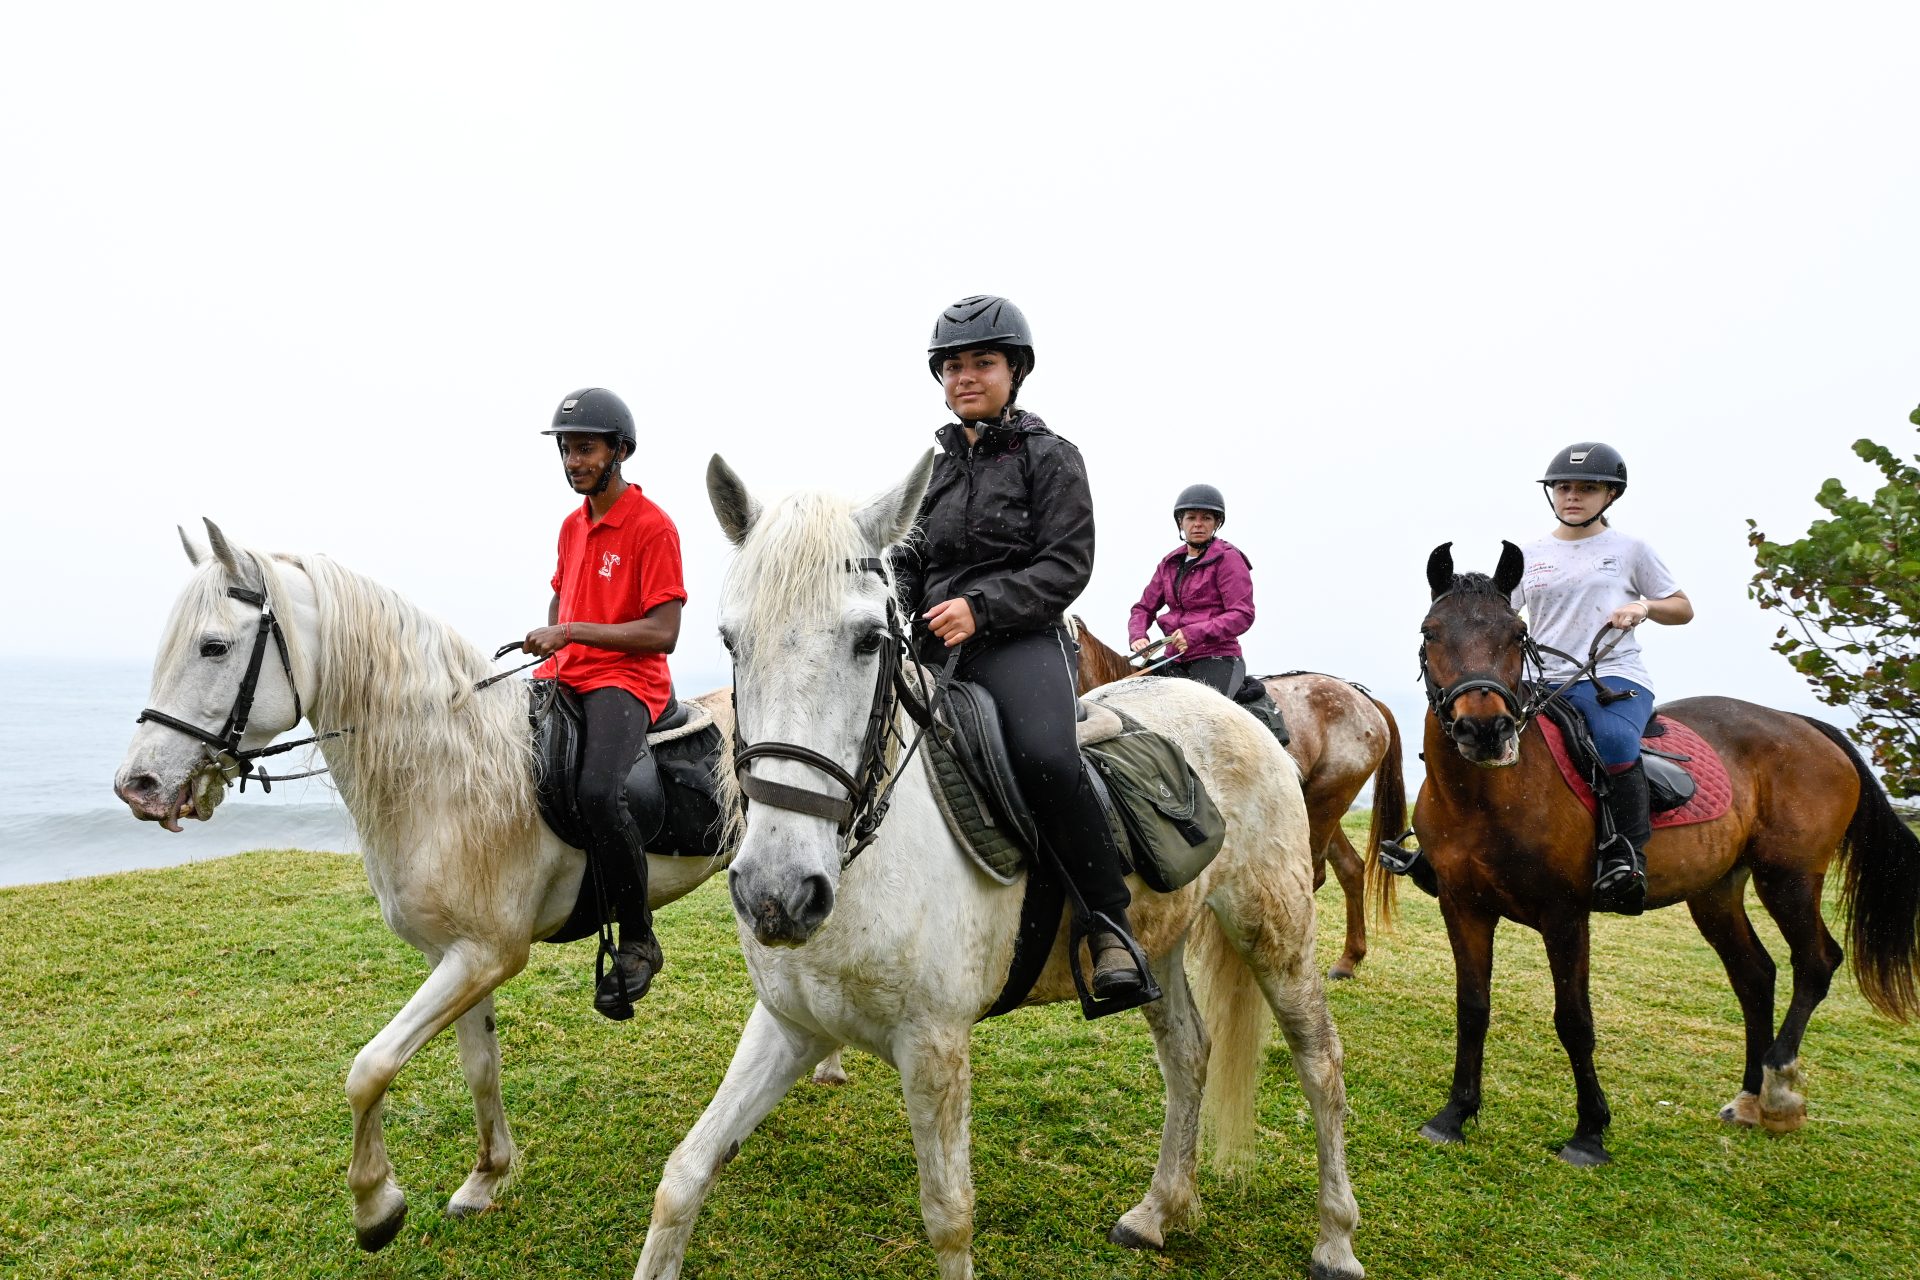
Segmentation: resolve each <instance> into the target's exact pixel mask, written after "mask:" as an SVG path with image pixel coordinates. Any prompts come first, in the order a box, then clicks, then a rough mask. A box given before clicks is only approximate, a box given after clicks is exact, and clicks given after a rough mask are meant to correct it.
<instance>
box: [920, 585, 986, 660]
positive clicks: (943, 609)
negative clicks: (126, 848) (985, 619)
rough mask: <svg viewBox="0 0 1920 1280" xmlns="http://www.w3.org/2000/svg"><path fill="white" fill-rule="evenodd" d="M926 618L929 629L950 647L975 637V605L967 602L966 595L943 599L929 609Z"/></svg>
mask: <svg viewBox="0 0 1920 1280" xmlns="http://www.w3.org/2000/svg"><path fill="white" fill-rule="evenodd" d="M926 619H927V630H929V631H931V632H933V634H935V635H936V636H939V637H940V638H941V639H942V640H944V641H946V642H947V648H949V649H951V648H953V646H955V645H957V644H965V643H966V642H967V641H968V640H971V639H973V636H974V631H975V627H974V623H973V606H972V605H970V604H968V603H967V601H966V598H965V597H964V596H955V597H954V598H953V599H951V600H942V601H941V602H940V603H939V604H937V605H935V606H933V608H931V609H929V610H927V612H926Z"/></svg>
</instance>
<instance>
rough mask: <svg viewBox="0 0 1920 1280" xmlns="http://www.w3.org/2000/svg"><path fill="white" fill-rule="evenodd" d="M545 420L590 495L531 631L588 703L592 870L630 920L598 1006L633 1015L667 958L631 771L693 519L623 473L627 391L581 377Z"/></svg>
mask: <svg viewBox="0 0 1920 1280" xmlns="http://www.w3.org/2000/svg"><path fill="white" fill-rule="evenodd" d="M542 434H545V435H550V436H556V437H558V438H559V443H560V458H561V462H562V464H563V465H564V466H565V468H566V474H567V483H568V484H569V485H571V486H572V488H573V491H574V492H575V493H577V494H580V495H581V496H582V497H584V498H585V499H586V501H585V502H583V503H581V504H580V508H579V509H578V510H577V511H575V512H574V513H573V514H572V515H570V516H568V517H567V518H566V520H565V521H564V522H563V523H562V524H561V526H560V558H559V567H558V568H556V569H555V570H554V574H553V603H552V604H550V605H548V606H547V625H546V626H544V627H538V628H536V629H534V630H532V631H529V632H528V633H527V638H526V640H525V641H524V645H525V648H526V651H527V652H528V653H531V654H534V655H536V656H547V655H551V660H550V661H548V662H546V663H544V664H542V666H541V667H540V669H539V670H538V671H537V672H535V673H534V674H535V675H539V676H551V677H553V678H554V679H557V680H559V681H560V683H562V684H564V685H566V686H567V687H568V688H570V689H572V690H573V691H574V692H576V693H578V694H579V695H580V704H581V706H582V707H583V708H584V709H585V713H586V741H585V743H584V744H583V745H582V748H581V760H580V784H579V795H578V805H579V810H580V816H581V818H582V820H583V821H584V822H585V823H586V825H587V829H588V832H589V835H588V839H587V856H588V857H589V858H590V859H591V860H592V863H593V865H592V867H591V868H590V869H589V874H594V873H597V874H598V875H599V876H600V880H601V884H602V886H603V887H604V889H605V891H606V897H607V899H608V901H609V903H610V904H611V908H612V912H613V916H614V918H615V919H616V920H618V921H619V923H620V945H619V948H618V949H617V950H616V951H614V952H613V954H612V956H611V960H612V963H611V964H610V965H609V966H608V967H607V969H606V971H605V972H604V973H602V974H601V975H600V979H599V981H598V982H597V983H596V984H595V987H594V993H593V1007H594V1008H595V1009H597V1010H599V1011H600V1012H601V1013H603V1014H605V1015H606V1016H607V1017H609V1018H613V1019H616V1020H620V1019H625V1018H631V1017H632V1016H633V1002H634V1001H635V1000H638V999H639V998H640V997H641V996H643V995H645V994H646V992H647V987H648V985H649V984H650V983H652V981H653V975H654V974H656V973H658V972H659V971H660V968H661V963H662V957H661V955H660V943H659V942H658V941H657V940H656V939H655V938H654V936H653V913H652V912H651V911H649V910H648V908H647V857H646V851H645V850H644V849H643V848H642V841H641V836H640V831H639V828H638V827H636V826H635V825H634V821H633V816H632V814H631V813H630V812H629V811H628V809H627V787H626V783H627V774H628V773H630V772H631V771H632V769H633V766H634V764H635V762H636V761H638V760H639V759H640V757H641V756H642V755H644V754H645V753H646V750H647V730H648V728H649V727H650V726H651V725H652V724H653V723H654V721H655V720H657V719H658V718H659V716H660V713H661V712H662V711H664V710H665V709H666V706H667V700H668V698H669V697H670V696H671V693H672V689H673V680H672V677H671V676H670V675H669V674H668V671H667V655H668V654H669V653H672V652H673V646H674V644H675V642H676V641H678V640H679V638H680V606H681V604H682V603H683V602H684V601H685V600H686V598H687V589H686V587H685V586H684V585H683V584H682V582H681V576H680V533H679V530H677V529H675V528H674V527H673V521H672V520H670V519H668V518H667V513H666V512H664V511H662V510H661V509H660V508H659V507H657V506H655V505H654V504H653V503H652V502H650V501H649V500H648V499H647V498H646V496H645V495H644V494H642V493H641V492H640V486H639V485H637V484H632V483H629V482H628V481H627V480H626V479H625V478H624V477H623V476H622V475H621V474H620V464H621V463H622V462H623V461H625V460H626V459H627V458H630V457H632V456H633V452H634V450H635V449H636V448H637V447H638V446H639V440H638V437H636V436H635V434H634V429H633V414H631V413H630V412H628V410H627V406H626V405H625V404H624V403H622V402H621V400H620V397H619V396H616V395H615V394H613V392H611V391H608V390H606V389H605V388H602V387H589V388H587V389H585V390H582V391H576V392H574V393H573V394H572V395H570V396H568V397H567V398H566V399H565V400H562V401H561V402H560V408H559V409H558V410H556V411H555V413H554V415H553V425H552V426H551V427H549V428H548V429H547V430H546V431H545V432H543V433H542ZM603 945H604V943H603Z"/></svg>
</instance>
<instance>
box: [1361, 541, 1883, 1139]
mask: <svg viewBox="0 0 1920 1280" xmlns="http://www.w3.org/2000/svg"><path fill="white" fill-rule="evenodd" d="M1504 545H1505V552H1504V554H1502V556H1501V557H1500V563H1499V567H1498V569H1497V570H1496V571H1495V573H1494V576H1493V577H1491V578H1489V577H1487V576H1486V575H1485V574H1478V573H1469V574H1462V575H1456V574H1455V573H1454V571H1453V555H1452V551H1451V546H1452V544H1451V543H1448V544H1445V545H1442V546H1440V547H1438V548H1436V549H1435V550H1434V552H1433V555H1432V556H1431V558H1430V559H1429V560H1428V563H1427V583H1428V586H1429V587H1430V588H1431V590H1432V603H1431V605H1430V607H1429V609H1428V612H1427V615H1426V618H1425V619H1424V620H1423V621H1422V623H1421V624H1420V638H1421V647H1420V656H1421V663H1422V666H1423V669H1424V671H1425V673H1426V674H1427V676H1428V677H1429V683H1428V690H1429V693H1428V700H1429V703H1430V706H1431V709H1430V711H1429V713H1428V715H1427V719H1426V737H1425V746H1426V751H1425V757H1426V761H1427V778H1426V781H1425V783H1424V784H1422V786H1421V788H1420V798H1419V803H1418V804H1417V805H1416V806H1415V819H1414V827H1415V830H1416V831H1417V833H1418V835H1419V839H1420V847H1421V849H1422V851H1423V853H1424V857H1425V860H1426V861H1427V862H1428V863H1429V864H1430V866H1431V877H1430V878H1429V879H1428V880H1427V884H1428V885H1431V886H1432V887H1434V888H1436V889H1437V892H1438V897H1439V899H1440V911H1441V914H1442V915H1443V916H1444V917H1445V919H1446V924H1447V937H1448V940H1449V942H1450V943H1451V944H1452V947H1453V957H1454V978H1455V1001H1456V1010H1457V1019H1458V1021H1457V1025H1456V1028H1455V1035H1456V1041H1455V1057H1454V1070H1453V1086H1452V1089H1451V1091H1450V1092H1449V1094H1448V1097H1447V1104H1446V1106H1444V1107H1443V1108H1441V1110H1440V1111H1439V1113H1438V1114H1436V1115H1435V1116H1434V1117H1433V1118H1432V1119H1431V1120H1429V1121H1427V1123H1426V1124H1425V1125H1423V1126H1422V1127H1421V1130H1420V1132H1421V1134H1422V1135H1423V1136H1425V1137H1426V1138H1428V1139H1429V1140H1431V1141H1433V1142H1459V1141H1461V1126H1462V1124H1463V1123H1464V1122H1465V1121H1467V1120H1468V1119H1470V1118H1471V1117H1472V1116H1473V1115H1474V1114H1475V1113H1476V1112H1478V1111H1479V1109H1480V1101H1481V1097H1480V1077H1481V1067H1482V1061H1483V1055H1484V1050H1485V1044H1486V1034H1487V1020H1488V1003H1489V1002H1488V988H1489V984H1490V981H1491V978H1492V972H1493V935H1494V927H1495V925H1496V924H1497V923H1498V921H1499V920H1500V919H1501V918H1502V917H1505V918H1506V919H1509V920H1514V921H1517V922H1518V923H1520V924H1524V925H1526V926H1527V927H1529V928H1531V929H1535V930H1537V931H1538V932H1539V933H1540V936H1541V939H1542V940H1543V941H1544V942H1545V944H1546V949H1547V959H1548V962H1549V964H1550V965H1551V968H1552V972H1553V988H1554V1018H1553V1020H1554V1027H1555V1029H1556V1030H1557V1031H1558V1032H1559V1035H1560V1042H1561V1044H1562V1045H1563V1046H1564V1047H1565V1049H1566V1052H1567V1057H1568V1058H1569V1060H1570V1061H1571V1063H1572V1067H1573V1078H1574V1088H1575V1095H1576V1107H1577V1115H1578V1122H1577V1126H1576V1128H1575V1130H1574V1135H1573V1138H1572V1139H1571V1140H1570V1141H1569V1142H1568V1143H1567V1144H1566V1146H1565V1147H1564V1148H1562V1149H1561V1152H1560V1156H1561V1158H1562V1159H1564V1160H1566V1161H1567V1162H1569V1163H1571V1164H1575V1165H1593V1164H1601V1163H1604V1162H1605V1161H1606V1160H1607V1159H1608V1156H1607V1151H1606V1147H1605V1145H1604V1141H1603V1139H1604V1135H1605V1132H1606V1128H1607V1124H1608V1121H1609V1119H1610V1116H1609V1113H1608V1110H1607V1099H1606V1095H1605V1094H1604V1093H1603V1092H1602V1091H1601V1088H1600V1081H1599V1078H1598V1076H1597V1075H1596V1074H1595V1072H1594V1065H1593V1049H1594V1031H1593V1012H1592V1007H1591V1005H1590V1003H1589V1001H1588V993H1587V973H1588V913H1589V910H1590V905H1591V901H1592V896H1593V875H1594V851H1593V848H1594V826H1593V819H1592V817H1591V816H1590V815H1589V814H1588V812H1587V810H1586V809H1585V807H1584V806H1583V805H1582V804H1581V802H1580V801H1579V800H1578V799H1577V798H1576V797H1575V796H1574V794H1573V792H1572V791H1571V790H1570V789H1569V787H1568V786H1567V784H1566V782H1565V781H1564V780H1563V779H1562V777H1561V775H1560V771H1559V769H1558V767H1557V766H1556V765H1555V763H1554V761H1553V759H1552V757H1551V755H1550V753H1549V751H1548V749H1547V747H1546V744H1545V743H1544V742H1543V741H1542V740H1541V739H1540V736H1539V731H1538V730H1537V729H1536V730H1535V732H1534V735H1533V737H1532V739H1531V740H1529V739H1528V736H1527V729H1528V727H1529V726H1531V725H1532V718H1531V716H1529V715H1527V714H1526V712H1527V711H1528V708H1527V707H1525V706H1523V704H1522V701H1521V700H1522V699H1523V698H1525V697H1527V695H1528V693H1529V692H1533V691H1534V690H1533V687H1532V686H1530V685H1529V684H1527V682H1526V681H1527V678H1528V676H1529V675H1530V674H1531V673H1530V672H1529V671H1528V670H1527V669H1526V668H1527V665H1528V664H1527V662H1526V659H1525V648H1526V624H1525V622H1524V621H1522V619H1521V618H1520V616H1519V615H1518V614H1516V613H1515V612H1514V610H1513V608H1512V607H1511V606H1510V605H1509V603H1508V599H1509V596H1510V594H1511V593H1512V591H1513V588H1514V587H1515V585H1517V584H1518V583H1519V581H1520V575H1521V572H1522V570H1523V569H1524V567H1525V561H1524V557H1523V556H1522V554H1521V552H1520V549H1519V548H1518V547H1515V546H1514V545H1513V544H1512V543H1506V544H1504ZM1660 711H1661V713H1662V714H1664V715H1666V716H1667V717H1669V718H1670V719H1673V720H1677V721H1679V722H1681V723H1682V724H1685V725H1686V726H1688V727H1690V728H1692V729H1693V730H1694V731H1695V732H1697V733H1698V734H1699V735H1700V736H1701V737H1702V738H1704V739H1706V741H1707V742H1708V743H1709V744H1710V745H1711V746H1712V747H1713V749H1714V750H1715V751H1716V752H1718V753H1719V755H1720V758H1721V759H1722V761H1724V762H1725V764H1726V767H1727V772H1728V775H1729V777H1730V780H1731V782H1732V793H1733V794H1732V801H1731V805H1730V807H1729V809H1728V812H1727V813H1726V814H1725V815H1724V816H1722V817H1719V818H1716V819H1714V820H1712V821H1710V822H1701V823H1696V824H1693V825H1689V826H1674V827H1666V828H1662V829H1660V830H1658V831H1656V832H1655V833H1654V835H1653V839H1652V840H1651V842H1650V843H1649V844H1648V847H1647V850H1646V856H1647V881H1648V884H1647V907H1648V908H1649V909H1653V908H1658V907H1665V906H1671V905H1672V904H1674V903H1677V902H1685V903H1686V904H1687V909H1688V910H1689V911H1691V912H1692V913H1693V919H1694V923H1695V924H1696V925H1698V926H1699V928H1700V932H1701V933H1702V934H1703V935H1704V936H1705V937H1706V939H1707V941H1708V942H1709V943H1711V944H1712V946H1713V949H1714V950H1715V951H1716V952H1718V953H1719V956H1720V959H1721V961H1722V963H1723V964H1725V966H1726V970H1727V977H1728V979H1729V980H1730V982H1731V983H1732V986H1733V990H1734V994H1735V996H1736V997H1737V998H1738V999H1739V1002H1740V1011H1741V1014H1742V1016H1743V1018H1744V1021H1745V1025H1746V1069H1745V1072H1744V1074H1743V1075H1742V1077H1741V1083H1740V1093H1739V1095H1738V1096H1737V1097H1735V1098H1734V1100H1733V1101H1731V1102H1729V1103H1728V1104H1727V1105H1726V1106H1725V1107H1724V1108H1722V1110H1721V1112H1720V1118H1721V1119H1722V1120H1724V1121H1727V1122H1728V1123H1730V1124H1736V1125H1743V1126H1752V1125H1755V1124H1758V1125H1761V1126H1764V1127H1765V1128H1767V1129H1770V1130H1773V1131H1776V1132H1784V1131H1786V1130H1791V1129H1795V1128H1798V1127H1799V1126H1800V1125H1801V1124H1802V1123H1803V1122H1804V1120H1805V1118H1806V1102H1805V1099H1804V1098H1802V1097H1801V1096H1800V1094H1799V1093H1798V1092H1796V1086H1797V1085H1798V1084H1799V1082H1800V1081H1799V1074H1800V1071H1799V1059H1800V1040H1801V1037H1802V1035H1803V1033H1804V1032H1805V1031H1806V1027H1807V1020H1808V1019H1809V1018H1810V1017H1811V1016H1812V1015H1813V1011H1814V1008H1815V1007H1816V1006H1817V1005H1819V1003H1820V1001H1821V999H1822V998H1823V997H1825V995H1826V994H1827V986H1828V983H1829V981H1830V980H1831V979H1832V977H1833V974H1834V971H1835V970H1836V969H1838V968H1839V967H1840V961H1841V956H1842V952H1841V949H1840V946H1839V945H1838V944H1837V943H1836V942H1835V941H1834V939H1833V935H1832V934H1830V933H1829V932H1828V931H1827V926H1826V924H1825V922H1824V921H1822V919H1821V915H1820V905H1821V888H1822V885H1823V884H1824V882H1825V879H1826V873H1827V869H1828V867H1829V866H1831V865H1833V864H1834V863H1835V861H1836V860H1837V861H1838V863H1839V866H1840V868H1841V870H1842V872H1843V874H1844V876H1845V880H1844V886H1843V893H1842V897H1841V914H1842V915H1843V916H1844V917H1845V918H1846V933H1847V942H1848V946H1849V947H1850V948H1851V949H1852V952H1853V965H1854V974H1855V977H1856V978H1857V980H1858V982H1859V985H1860V990H1861V993H1862V994H1863V995H1864V996H1865V997H1866V998H1867V1001H1868V1002H1869V1003H1870V1004H1872V1005H1873V1007H1874V1008H1875V1009H1877V1010H1879V1011H1880V1012H1881V1013H1883V1014H1886V1015H1887V1016H1889V1017H1892V1018H1895V1019H1899V1020H1901V1021H1905V1020H1906V1019H1907V1018H1909V1017H1911V1016H1912V1015H1913V1014H1914V1013H1915V1012H1917V1011H1920V995H1917V993H1916V975H1917V974H1920V948H1917V947H1916V939H1917V938H1920V840H1916V838H1915V836H1914V834H1913V832H1911V831H1910V830H1908V829H1907V827H1906V826H1905V825H1903V824H1902V823H1901V822H1900V820H1899V818H1898V816H1897V815H1896V814H1895V813H1894V811H1893V808H1892V806H1891V805H1890V804H1888V802H1887V798H1886V796H1885V794H1884V793H1883V792H1882V791H1881V789H1880V785H1879V783H1878V782H1877V781H1876V780H1875V779H1874V777H1873V775H1872V773H1871V772H1870V771H1869V770H1868V768H1867V765H1866V762H1865V761H1864V760H1863V759H1861V757H1860V753H1859V752H1858V751H1857V750H1855V749H1854V748H1853V747H1852V745H1851V744H1849V743H1848V742H1847V740H1846V738H1845V736H1844V735H1842V734H1841V733H1840V731H1839V730H1837V729H1835V728H1833V727H1832V726H1830V725H1826V724H1822V723H1820V722H1819V721H1817V720H1812V719H1809V718H1807V717H1804V716H1798V715H1790V714H1788V713H1786V712H1782V711H1774V710H1771V709H1769V708H1766V707H1761V706H1755V705H1754V704H1752V703H1749V702H1741V701H1737V700H1735V699H1732V698H1686V699H1683V700H1681V701H1678V702H1673V703H1669V704H1667V705H1664V706H1662V707H1661V708H1660ZM1523 748H1524V749H1523ZM1380 872H1381V868H1380V866H1379V863H1378V861H1377V859H1376V861H1375V862H1374V864H1373V874H1374V876H1375V877H1376V885H1377V886H1380V887H1381V888H1382V891H1383V892H1384V893H1386V894H1388V895H1390V894H1391V881H1387V880H1385V879H1384V878H1383V877H1381V875H1380ZM1749 880H1751V881H1752V882H1753V885H1754V888H1755V889H1756V890H1757V891H1758V893H1759V897H1760V902H1761V905H1763V906H1764V907H1765V908H1766V909H1767V911H1768V913H1769V914H1770V915H1772V916H1773V919H1774V921H1775V923H1776V924H1778V925H1779V928H1780V932H1781V935H1782V937H1783V938H1784V939H1785V941H1786V944H1787V947H1788V949H1789V951H1790V953H1791V956H1792V961H1793V997H1792V1000H1791V1002H1790V1003H1789V1004H1788V1006H1787V1013H1786V1017H1785V1019H1784V1020H1783V1021H1782V1022H1781V1023H1780V1027H1779V1030H1778V1032H1777V1033H1776V1032H1775V1031H1774V1029H1773V1010H1774V963H1773V959H1772V957H1770V956H1769V955H1768V954H1767V951H1766V949H1765V948H1764V947H1763V946H1762V945H1761V943H1760V941H1759V939H1758V938H1757V937H1755V935H1754V931H1753V926H1752V924H1751V923H1750V922H1749V920H1748V919H1747V912H1746V903H1745V899H1746V888H1747V882H1748V881H1749Z"/></svg>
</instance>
